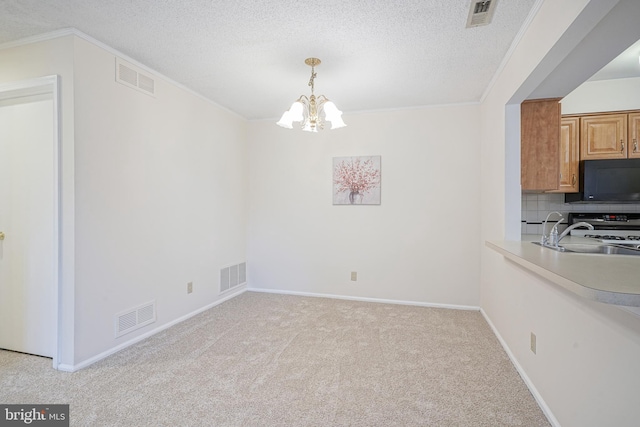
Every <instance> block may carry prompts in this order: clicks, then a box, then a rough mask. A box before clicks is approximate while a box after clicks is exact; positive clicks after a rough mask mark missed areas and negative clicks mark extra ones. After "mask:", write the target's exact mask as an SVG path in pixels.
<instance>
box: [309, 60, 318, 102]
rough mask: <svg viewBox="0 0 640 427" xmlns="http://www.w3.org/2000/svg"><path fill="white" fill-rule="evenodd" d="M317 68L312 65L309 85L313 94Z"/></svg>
mask: <svg viewBox="0 0 640 427" xmlns="http://www.w3.org/2000/svg"><path fill="white" fill-rule="evenodd" d="M315 70H316V68H315V67H314V66H313V65H312V66H311V78H310V79H309V86H310V87H311V95H313V89H314V80H315V79H316V71H315Z"/></svg>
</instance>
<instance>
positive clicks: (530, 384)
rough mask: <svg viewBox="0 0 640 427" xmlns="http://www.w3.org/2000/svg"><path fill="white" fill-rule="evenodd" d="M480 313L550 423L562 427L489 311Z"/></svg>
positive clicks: (555, 426) (481, 310)
mask: <svg viewBox="0 0 640 427" xmlns="http://www.w3.org/2000/svg"><path fill="white" fill-rule="evenodd" d="M480 313H482V317H484V320H486V321H487V323H488V324H489V326H490V327H491V330H493V333H494V335H495V336H496V338H498V341H500V344H501V345H502V348H503V349H504V351H505V352H506V353H507V356H509V359H510V360H511V363H513V366H515V367H516V370H517V371H518V373H519V374H520V377H522V379H523V381H524V383H525V384H526V385H527V388H528V389H529V391H530V392H531V394H532V395H533V397H534V399H536V402H538V405H539V406H540V409H542V412H543V413H544V415H545V416H546V417H547V420H549V423H550V424H551V425H552V426H554V427H560V423H559V422H558V420H557V419H556V417H555V416H554V415H553V412H551V408H549V406H548V405H547V403H546V402H545V401H544V399H543V398H542V396H541V395H540V393H539V392H538V389H536V387H535V385H533V382H532V381H531V379H529V376H528V375H527V373H526V372H525V371H524V369H523V368H522V366H521V365H520V363H519V362H518V360H517V359H516V357H515V356H514V355H513V353H512V352H511V349H510V348H509V346H508V345H507V342H506V341H505V340H504V339H502V336H501V335H500V333H499V332H498V330H497V329H496V327H495V326H494V324H493V322H492V321H491V319H489V316H488V315H487V313H485V311H484V310H483V309H480Z"/></svg>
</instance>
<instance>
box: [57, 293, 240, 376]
mask: <svg viewBox="0 0 640 427" xmlns="http://www.w3.org/2000/svg"><path fill="white" fill-rule="evenodd" d="M246 291H247V288H246V286H243V287H242V288H241V289H237V290H236V291H234V292H231V293H228V294H225V295H224V296H223V297H222V298H220V299H217V300H215V301H214V302H212V303H211V304H208V305H205V306H204V307H201V308H199V309H197V310H195V311H192V312H191V313H188V314H185V315H184V316H182V317H179V318H177V319H175V320H172V321H171V322H169V323H165V324H164V325H162V326H159V327H157V328H155V329H153V330H151V331H149V332H146V333H144V334H142V335H138V336H137V337H135V338H133V339H130V340H129V341H127V342H124V343H122V344H119V345H117V346H115V347H112V348H110V349H109V350H106V351H103V352H102V353H100V354H98V355H96V356H93V357H91V358H89V359H87V360H84V361H82V362H80V363H77V364H75V365H65V364H59V365H58V370H59V371H64V372H75V371H77V370H79V369H82V368H86V367H87V366H89V365H91V364H93V363H96V362H97V361H99V360H102V359H104V358H105V357H108V356H111V355H112V354H115V353H117V352H119V351H120V350H123V349H125V348H127V347H129V346H131V345H133V344H135V343H138V342H140V341H142V340H144V339H147V338H149V337H150V336H152V335H155V334H157V333H158V332H162V331H164V330H165V329H168V328H170V327H172V326H174V325H177V324H178V323H180V322H184V321H185V320H187V319H189V318H191V317H193V316H195V315H196V314H200V313H202V312H203V311H207V310H209V309H210V308H213V307H215V306H216V305H219V304H222V303H223V302H225V301H227V300H230V299H231V298H234V297H237V296H238V295H240V294H242V293H244V292H246Z"/></svg>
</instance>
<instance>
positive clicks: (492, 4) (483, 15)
mask: <svg viewBox="0 0 640 427" xmlns="http://www.w3.org/2000/svg"><path fill="white" fill-rule="evenodd" d="M497 5H498V0H485V1H482V0H471V7H470V9H469V17H468V18H467V28H473V27H480V26H482V25H488V24H489V23H491V19H492V18H493V13H494V12H495V10H496V6H497Z"/></svg>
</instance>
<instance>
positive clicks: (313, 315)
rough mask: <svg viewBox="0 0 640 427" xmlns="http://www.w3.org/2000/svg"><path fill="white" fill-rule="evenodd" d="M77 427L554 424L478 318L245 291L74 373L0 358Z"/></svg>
mask: <svg viewBox="0 0 640 427" xmlns="http://www.w3.org/2000/svg"><path fill="white" fill-rule="evenodd" d="M0 402H2V403H69V404H70V405H71V406H70V412H71V425H72V426H491V427H496V426H526V427H533V426H548V425H549V423H548V421H547V419H546V418H545V416H544V414H543V413H542V411H541V410H540V408H539V407H538V406H537V404H536V402H535V400H534V398H533V396H532V395H531V394H530V392H529V391H528V389H527V388H526V386H525V384H524V383H523V381H522V379H521V378H520V376H519V375H518V373H517V372H516V370H515V368H514V367H513V365H512V364H511V362H510V361H509V359H508V357H507V355H506V354H505V352H504V350H503V349H502V347H501V346H500V344H499V342H498V340H497V339H496V337H495V336H494V335H493V333H492V332H491V329H490V328H489V326H488V325H487V323H486V322H485V320H484V319H483V318H482V315H481V314H480V313H478V312H474V311H459V310H446V309H434V308H424V307H413V306H403V305H392V304H377V303H365V302H355V301H345V300H334V299H327V298H312V297H297V296H287V295H273V294H263V293H254V292H246V293H244V294H242V295H240V296H238V297H236V298H234V299H232V300H230V301H227V302H225V303H223V304H221V305H219V306H217V307H214V308H212V309H211V310H208V311H206V312H204V313H202V314H199V315H197V316H195V317H193V318H191V319H189V320H187V321H185V322H183V323H181V324H179V325H176V326H174V327H172V328H170V329H168V330H166V331H163V332H161V333H159V334H157V335H155V336H153V337H151V338H149V339H147V340H145V341H142V342H140V343H138V344H136V345H134V346H132V347H129V348H127V349H125V350H123V351H121V352H119V353H117V354H115V355H113V356H111V357H109V358H107V359H105V360H103V361H100V362H98V363H96V364H94V365H91V366H89V367H87V368H85V369H82V370H80V371H78V372H75V373H64V372H58V371H55V370H53V369H52V368H51V361H50V359H45V358H40V357H35V356H26V355H21V354H17V353H12V352H7V351H0Z"/></svg>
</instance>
